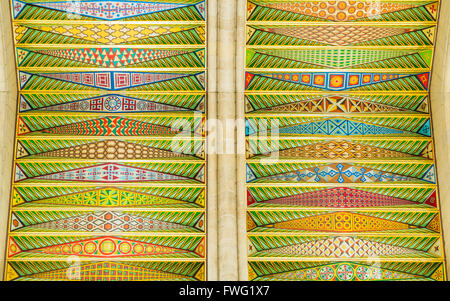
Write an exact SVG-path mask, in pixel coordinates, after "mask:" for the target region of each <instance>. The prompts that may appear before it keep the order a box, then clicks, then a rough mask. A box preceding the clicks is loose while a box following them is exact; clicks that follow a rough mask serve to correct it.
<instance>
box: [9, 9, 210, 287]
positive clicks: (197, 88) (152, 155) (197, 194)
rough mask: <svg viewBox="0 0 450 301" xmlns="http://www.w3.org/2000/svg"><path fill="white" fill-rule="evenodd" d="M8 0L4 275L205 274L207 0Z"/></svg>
mask: <svg viewBox="0 0 450 301" xmlns="http://www.w3.org/2000/svg"><path fill="white" fill-rule="evenodd" d="M11 5H12V6H11V7H12V12H11V13H12V18H13V31H14V42H15V47H16V64H17V70H18V74H17V76H18V86H19V99H18V116H17V133H16V139H15V150H16V153H15V160H14V177H13V187H12V199H11V212H10V221H9V235H8V242H7V244H8V251H7V262H6V268H5V269H6V270H5V272H6V273H5V275H6V280H14V281H20V280H79V281H121V280H127V281H149V280H159V281H161V280H187V281H195V280H205V279H206V274H205V271H206V268H205V265H206V232H205V229H206V222H207V221H206V216H205V208H206V204H207V201H206V197H205V196H206V169H205V167H206V160H205V157H206V156H205V131H204V124H205V119H206V115H205V112H206V100H205V95H206V35H205V31H206V30H205V29H206V1H204V0H170V1H147V0H133V1H125V0H80V1H70V0H55V1H47V0H42V1H40V0H11ZM74 260H75V263H73V262H72V261H74Z"/></svg>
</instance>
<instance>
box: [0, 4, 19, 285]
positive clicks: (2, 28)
mask: <svg viewBox="0 0 450 301" xmlns="http://www.w3.org/2000/svg"><path fill="white" fill-rule="evenodd" d="M12 41H13V40H12V31H11V18H10V10H9V1H4V0H2V1H0V107H1V110H0V259H1V260H0V277H1V278H0V279H3V267H4V263H5V242H6V234H7V223H8V215H9V214H8V213H9V196H10V186H11V170H12V168H11V167H12V158H13V145H14V143H13V141H14V131H15V115H16V97H17V96H16V94H17V92H16V91H17V86H16V76H15V74H16V70H15V63H14V61H15V58H14V50H13V44H12Z"/></svg>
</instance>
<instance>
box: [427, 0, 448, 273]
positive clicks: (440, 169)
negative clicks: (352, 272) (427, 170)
mask: <svg viewBox="0 0 450 301" xmlns="http://www.w3.org/2000/svg"><path fill="white" fill-rule="evenodd" d="M431 110H432V112H431V113H432V118H433V127H434V139H435V145H436V150H435V152H436V164H437V175H438V181H439V189H440V202H441V214H442V222H443V235H444V242H445V251H446V256H447V258H448V256H449V255H450V238H449V237H450V145H449V142H450V1H441V14H440V18H439V26H438V34H437V43H436V51H435V57H434V65H433V75H432V82H431ZM449 270H450V262H449V260H447V271H449ZM447 274H448V272H447Z"/></svg>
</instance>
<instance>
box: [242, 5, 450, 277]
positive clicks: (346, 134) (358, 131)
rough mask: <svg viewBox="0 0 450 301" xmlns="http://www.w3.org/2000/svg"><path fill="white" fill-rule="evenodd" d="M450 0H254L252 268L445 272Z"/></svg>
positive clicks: (305, 273) (249, 58)
mask: <svg viewBox="0 0 450 301" xmlns="http://www.w3.org/2000/svg"><path fill="white" fill-rule="evenodd" d="M438 10H439V1H436V0H428V1H423V0H405V1H389V0H380V1H370V0H357V1H348V0H342V1H312V0H311V1H309V0H305V1H288V0H249V1H247V22H246V33H247V44H246V54H245V55H246V70H245V88H246V93H245V101H246V103H245V110H246V135H247V140H246V152H247V161H246V179H247V181H246V182H247V204H248V210H247V235H248V270H249V278H250V279H251V280H282V281H376V280H445V279H446V271H445V265H444V253H443V242H442V235H441V220H440V212H439V192H438V190H437V177H436V169H435V157H434V142H433V129H432V126H431V124H432V123H431V112H430V104H429V92H430V91H429V87H430V81H431V77H430V74H431V68H432V63H433V51H434V42H435V41H434V39H435V31H436V22H437V18H438Z"/></svg>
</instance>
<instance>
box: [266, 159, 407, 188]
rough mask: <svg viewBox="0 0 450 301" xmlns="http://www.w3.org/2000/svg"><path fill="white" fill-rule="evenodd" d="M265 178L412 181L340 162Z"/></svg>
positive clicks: (295, 180)
mask: <svg viewBox="0 0 450 301" xmlns="http://www.w3.org/2000/svg"><path fill="white" fill-rule="evenodd" d="M266 180H275V181H283V182H301V183H305V182H308V183H372V182H397V181H412V180H413V179H412V178H410V177H406V176H402V175H397V174H393V173H386V172H383V171H379V170H374V169H371V168H365V167H360V166H352V165H348V164H341V163H340V164H337V165H326V166H319V167H314V168H310V169H303V170H297V171H293V172H290V173H285V174H280V175H275V176H270V177H267V178H266Z"/></svg>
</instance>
